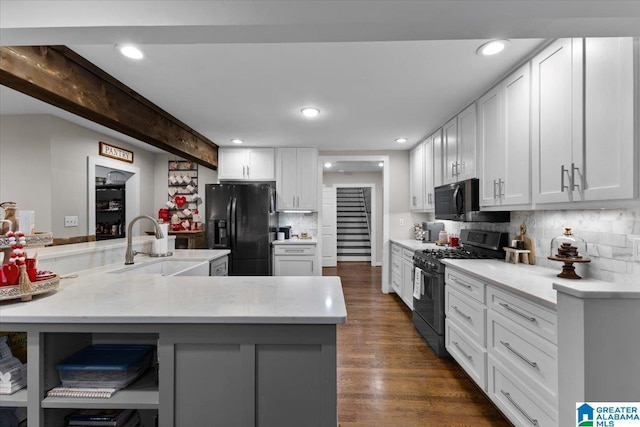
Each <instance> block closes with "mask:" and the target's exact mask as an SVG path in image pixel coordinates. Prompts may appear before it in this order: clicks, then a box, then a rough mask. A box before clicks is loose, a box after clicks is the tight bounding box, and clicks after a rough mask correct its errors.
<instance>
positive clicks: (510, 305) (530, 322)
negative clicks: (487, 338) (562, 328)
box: [487, 286, 558, 345]
mask: <svg viewBox="0 0 640 427" xmlns="http://www.w3.org/2000/svg"><path fill="white" fill-rule="evenodd" d="M487 306H488V307H489V308H490V309H493V310H495V311H496V312H498V313H500V314H502V315H504V316H506V317H507V318H509V319H511V320H513V321H514V322H516V323H517V324H519V325H520V326H523V327H525V328H526V329H528V330H530V331H532V332H533V333H536V334H538V335H540V336H541V337H544V338H546V339H548V340H549V341H551V342H552V343H553V344H556V345H557V344H558V336H557V322H558V316H557V314H556V312H555V311H552V310H549V309H548V308H545V307H542V306H541V305H538V304H536V303H533V302H531V301H527V300H525V299H523V298H520V297H518V296H516V295H513V294H511V293H509V292H505V291H503V290H501V289H498V288H494V287H492V286H489V287H488V288H487Z"/></svg>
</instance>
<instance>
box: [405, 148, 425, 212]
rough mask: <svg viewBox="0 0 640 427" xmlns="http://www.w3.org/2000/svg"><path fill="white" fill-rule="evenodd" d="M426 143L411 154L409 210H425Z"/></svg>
mask: <svg viewBox="0 0 640 427" xmlns="http://www.w3.org/2000/svg"><path fill="white" fill-rule="evenodd" d="M423 151H424V143H423V142H421V143H420V144H418V145H417V146H416V147H415V148H414V149H413V150H411V151H410V152H409V174H410V176H409V209H411V210H412V211H421V210H423V209H424V193H425V191H424V181H425V180H424V172H425V163H424V160H425V159H424V154H423Z"/></svg>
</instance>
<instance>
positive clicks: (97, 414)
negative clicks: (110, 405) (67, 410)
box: [67, 409, 142, 427]
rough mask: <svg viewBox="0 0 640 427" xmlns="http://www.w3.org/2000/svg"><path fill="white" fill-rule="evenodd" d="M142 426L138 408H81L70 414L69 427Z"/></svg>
mask: <svg viewBox="0 0 640 427" xmlns="http://www.w3.org/2000/svg"><path fill="white" fill-rule="evenodd" d="M89 426H92V427H100V426H102V427H141V426H142V423H141V421H140V413H139V412H138V411H137V410H136V409H81V410H79V411H76V412H74V413H73V414H71V415H69V417H68V418H67V427H89Z"/></svg>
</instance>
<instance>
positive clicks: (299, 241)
mask: <svg viewBox="0 0 640 427" xmlns="http://www.w3.org/2000/svg"><path fill="white" fill-rule="evenodd" d="M271 244H272V245H316V244H318V239H285V240H274V241H273V242H271Z"/></svg>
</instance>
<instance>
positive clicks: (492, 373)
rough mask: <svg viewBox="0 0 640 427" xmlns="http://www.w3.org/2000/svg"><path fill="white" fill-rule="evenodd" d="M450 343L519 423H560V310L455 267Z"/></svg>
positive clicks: (449, 278)
mask: <svg viewBox="0 0 640 427" xmlns="http://www.w3.org/2000/svg"><path fill="white" fill-rule="evenodd" d="M445 282H446V285H445V297H446V299H445V310H446V316H447V318H446V332H445V337H446V343H447V344H446V347H447V350H448V351H449V353H450V354H451V355H452V356H453V358H454V359H456V361H457V362H458V363H459V364H460V366H461V367H462V368H463V369H464V370H465V372H467V374H468V375H469V376H470V377H471V378H473V380H474V381H475V382H476V383H477V384H478V386H480V388H482V390H484V391H485V392H486V393H487V395H488V396H489V398H490V399H491V400H492V401H493V403H494V404H495V405H496V406H497V407H498V408H500V410H501V411H502V412H503V413H504V415H505V416H506V417H507V418H508V419H509V421H511V422H512V423H513V424H514V425H515V426H516V427H530V426H539V427H546V426H551V427H558V345H557V332H556V329H557V326H556V325H557V314H556V311H555V310H552V309H549V308H547V307H543V306H541V305H539V304H537V303H535V302H532V301H530V300H528V299H526V298H524V297H522V296H520V295H516V294H514V293H511V292H509V291H508V290H506V289H504V288H501V287H500V288H498V287H496V286H494V285H492V284H486V283H483V281H482V280H479V279H478V278H476V277H472V276H470V275H468V274H466V273H464V272H461V271H459V270H456V269H455V268H451V267H447V269H446V271H445Z"/></svg>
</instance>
